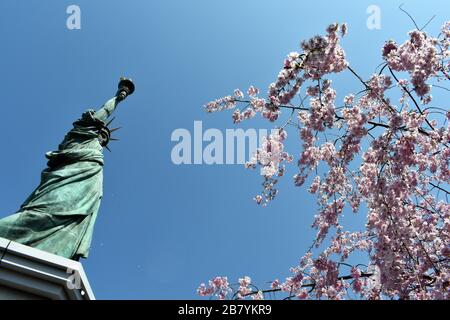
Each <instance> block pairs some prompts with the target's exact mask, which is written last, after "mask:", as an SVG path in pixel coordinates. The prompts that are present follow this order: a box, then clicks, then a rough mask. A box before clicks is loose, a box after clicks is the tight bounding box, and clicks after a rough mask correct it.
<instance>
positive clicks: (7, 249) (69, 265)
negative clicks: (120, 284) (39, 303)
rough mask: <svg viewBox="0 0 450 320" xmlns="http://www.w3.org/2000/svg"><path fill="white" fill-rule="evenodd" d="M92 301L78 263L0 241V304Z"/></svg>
mask: <svg viewBox="0 0 450 320" xmlns="http://www.w3.org/2000/svg"><path fill="white" fill-rule="evenodd" d="M33 299H39V300H42V299H52V300H94V299H95V297H94V294H93V292H92V290H91V287H90V285H89V282H88V279H87V277H86V274H85V273H84V270H83V266H82V265H81V263H79V262H77V261H74V260H70V259H66V258H63V257H60V256H57V255H54V254H51V253H48V252H45V251H42V250H38V249H35V248H31V247H28V246H24V245H22V244H20V243H17V242H13V241H10V240H7V239H4V238H0V300H33Z"/></svg>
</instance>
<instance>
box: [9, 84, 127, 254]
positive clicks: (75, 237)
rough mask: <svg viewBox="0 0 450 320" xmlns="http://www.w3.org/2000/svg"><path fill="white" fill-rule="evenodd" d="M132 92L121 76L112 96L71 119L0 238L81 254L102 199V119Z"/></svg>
mask: <svg viewBox="0 0 450 320" xmlns="http://www.w3.org/2000/svg"><path fill="white" fill-rule="evenodd" d="M133 92H134V84H133V82H132V81H131V80H130V79H126V78H121V80H120V82H119V86H118V91H117V93H116V96H114V97H113V98H112V99H110V100H108V101H107V102H106V103H105V104H104V105H103V106H102V108H100V109H99V110H98V111H94V110H91V109H89V110H87V111H86V112H84V113H83V115H82V116H81V119H79V120H77V121H75V122H74V123H73V129H72V130H70V131H69V132H68V133H67V134H66V136H65V138H64V140H63V141H62V142H61V144H60V145H59V147H58V150H57V151H51V152H47V153H46V157H47V158H48V162H47V168H46V169H45V170H43V171H42V173H41V182H40V184H39V186H38V187H37V188H36V189H35V190H34V191H33V193H32V194H31V195H30V196H29V197H28V199H27V200H25V202H24V203H23V204H22V205H21V207H20V210H19V211H17V213H15V214H13V215H11V216H8V217H5V218H3V219H1V220H0V237H3V238H6V239H9V240H12V241H16V242H19V243H22V244H25V245H28V246H31V247H35V248H38V249H41V250H44V251H48V252H51V253H53V254H57V255H59V256H63V257H66V258H69V259H74V260H78V259H79V258H80V257H83V258H87V256H88V253H89V247H90V244H91V240H92V233H93V230H94V224H95V220H96V218H97V213H98V209H99V207H100V201H101V199H102V194H103V193H102V189H103V188H102V184H103V153H102V151H103V148H104V147H106V148H108V142H109V141H110V140H113V138H111V132H112V131H113V130H111V129H109V128H108V125H109V124H110V123H111V121H112V120H111V121H109V122H106V121H107V119H108V118H109V117H110V116H111V114H112V113H113V112H114V110H115V109H116V107H117V105H118V103H119V102H120V101H122V100H124V99H125V98H126V97H127V96H129V95H130V94H132V93H133Z"/></svg>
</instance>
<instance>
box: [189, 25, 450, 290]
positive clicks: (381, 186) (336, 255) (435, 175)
mask: <svg viewBox="0 0 450 320" xmlns="http://www.w3.org/2000/svg"><path fill="white" fill-rule="evenodd" d="M346 33H347V26H346V25H345V24H341V25H339V24H332V25H330V26H329V27H328V28H327V29H326V34H325V35H323V36H315V37H313V38H311V39H309V40H306V41H303V42H302V43H301V51H300V52H291V53H290V54H289V55H288V56H287V58H286V59H285V60H284V62H283V64H282V70H281V71H280V72H279V74H278V76H277V78H276V80H275V81H274V82H273V83H271V84H270V85H269V88H268V93H267V96H266V97H265V98H263V97H258V95H259V90H258V89H256V88H255V87H253V86H251V87H250V88H249V90H248V91H247V95H248V99H245V98H244V95H243V93H242V92H241V91H240V90H239V92H235V93H234V94H233V96H226V97H224V98H221V99H218V100H214V101H212V102H210V103H208V104H207V105H206V106H205V108H206V111H208V112H213V111H221V110H225V109H232V108H235V107H236V105H237V104H244V107H243V108H242V109H240V110H239V109H235V110H234V112H233V115H232V118H233V121H234V122H235V123H239V122H240V121H242V120H247V119H251V118H253V117H254V116H255V115H256V114H258V113H261V115H262V117H263V118H265V119H267V120H269V121H270V122H275V121H280V120H281V119H283V121H284V117H282V113H283V112H285V111H288V112H289V114H290V117H289V119H288V120H287V122H284V123H281V125H280V126H278V127H277V128H278V129H277V130H276V131H275V133H273V134H271V135H269V136H268V137H266V138H265V139H263V142H262V144H261V146H260V148H258V149H257V151H256V153H255V155H254V157H253V158H252V159H251V161H249V162H248V163H247V164H246V167H247V168H253V169H255V168H259V169H260V173H261V175H262V176H263V179H264V181H263V190H262V192H261V194H258V195H257V196H255V197H254V200H255V202H256V203H257V204H261V205H267V204H268V203H269V202H270V201H271V200H273V199H274V198H275V197H276V195H277V194H278V189H277V188H276V184H277V182H278V179H280V178H281V177H282V176H283V175H285V172H286V166H287V165H289V164H290V163H291V162H293V161H292V160H293V159H294V157H293V156H292V155H291V154H290V153H288V152H287V151H286V150H285V140H286V138H287V128H290V126H288V125H292V126H293V127H294V129H297V130H298V133H297V135H296V136H297V137H298V139H300V143H299V144H298V146H299V149H298V150H296V151H294V152H295V153H294V154H295V155H296V162H294V163H296V164H297V167H298V169H297V170H298V171H297V173H296V174H295V176H294V179H293V180H294V184H295V185H296V186H298V187H302V186H303V185H304V184H306V186H307V187H306V188H307V189H308V191H309V192H311V193H312V194H315V195H316V196H317V206H318V208H317V211H316V212H315V213H311V216H313V218H312V227H313V228H314V229H315V232H316V236H315V238H314V239H312V244H311V246H310V249H309V250H308V251H307V252H306V253H305V254H304V255H303V257H301V259H300V261H299V263H298V265H296V266H293V267H291V268H290V275H289V276H288V277H286V278H285V279H284V280H282V281H279V280H274V281H272V282H271V285H270V289H268V290H267V291H265V290H257V289H255V290H254V287H253V284H252V283H251V280H250V278H248V277H244V278H242V279H239V281H238V285H237V286H235V287H233V286H231V285H229V284H228V281H227V279H226V278H223V277H217V278H215V279H213V280H211V281H210V282H209V284H208V285H205V284H202V285H201V286H200V287H199V289H198V293H199V294H200V295H202V296H214V295H215V296H217V297H218V298H221V299H222V298H226V297H229V296H230V293H231V292H233V293H234V294H235V296H236V297H238V298H247V297H252V298H256V299H259V298H263V297H264V293H265V292H271V293H273V292H279V293H280V294H283V295H284V297H286V298H289V299H294V298H297V299H310V298H311V299H345V298H347V297H348V296H349V294H350V293H351V294H354V295H357V296H358V297H360V298H365V299H383V298H390V299H450V290H449V289H450V268H449V267H450V265H449V262H450V260H449V257H450V205H449V203H448V196H449V194H450V191H449V184H450V167H449V164H450V146H449V145H450V126H449V122H450V111H448V110H447V109H448V107H446V106H445V105H442V106H431V104H430V102H431V101H432V100H431V99H432V97H431V89H432V85H433V84H434V83H436V82H439V86H441V87H443V82H445V81H447V82H448V81H450V62H449V60H450V50H449V48H450V22H446V23H445V24H444V26H443V27H442V28H441V33H440V34H439V36H437V37H433V36H431V35H429V34H427V33H426V32H425V31H421V30H413V31H411V32H410V33H409V37H408V39H407V40H406V41H405V42H404V43H399V44H398V43H397V42H395V41H394V40H389V41H387V42H386V43H385V44H384V46H383V48H382V50H381V55H382V58H383V59H384V65H383V67H382V68H381V70H380V72H378V73H376V74H373V75H371V76H369V77H368V79H364V78H363V76H361V75H359V74H358V73H357V72H356V71H355V70H353V68H352V66H351V65H350V64H349V62H348V61H346V58H345V57H346V55H345V52H344V49H343V48H342V46H341V44H340V40H341V38H342V37H343V36H344V35H345V34H346ZM400 71H404V72H405V73H404V74H403V75H402V77H403V76H407V77H406V78H401V77H399V74H398V73H397V72H400ZM340 72H348V73H349V74H351V75H352V76H354V77H355V80H357V81H358V82H359V83H360V85H361V88H356V89H355V88H353V89H355V90H352V91H346V92H359V93H358V94H347V95H346V96H344V98H343V100H342V96H338V93H337V92H336V89H335V87H334V85H333V83H332V82H331V80H330V79H329V78H330V76H331V75H333V78H337V80H335V81H339V78H338V75H335V74H336V73H340ZM344 85H345V83H344ZM299 96H302V97H306V98H305V99H302V100H300V99H298V101H297V99H296V97H299ZM337 97H339V98H338V100H336V99H337ZM296 101H297V104H296ZM336 101H341V103H342V101H343V103H344V105H341V103H336ZM393 101H395V103H398V104H399V105H395V104H394V103H393ZM301 190H304V189H301ZM347 212H349V214H351V215H354V214H358V215H362V217H360V219H362V218H364V219H365V222H364V224H363V225H361V229H359V230H348V229H347V228H348V227H346V226H345V221H344V220H345V219H343V216H344V215H347ZM352 212H353V213H352ZM357 253H358V255H357V256H356V257H361V254H362V255H364V256H365V257H366V258H367V261H366V262H368V263H366V264H357V265H355V264H354V263H350V262H349V261H352V260H351V258H352V257H354V256H355V255H356V254H357ZM269 283H270V282H269Z"/></svg>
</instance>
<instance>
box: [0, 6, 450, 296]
mask: <svg viewBox="0 0 450 320" xmlns="http://www.w3.org/2000/svg"><path fill="white" fill-rule="evenodd" d="M402 2H404V3H405V5H404V8H405V9H407V10H408V11H409V12H410V13H411V14H412V15H413V16H414V17H415V19H416V21H417V23H418V24H419V25H423V24H424V23H425V22H426V21H428V19H429V18H430V17H431V16H433V15H434V14H436V15H437V17H436V18H435V19H434V20H433V22H432V23H431V24H430V25H429V26H428V27H427V30H428V31H429V32H430V33H432V34H434V35H437V33H438V29H439V27H440V26H441V25H442V23H443V22H444V21H445V19H446V18H448V16H449V13H450V12H449V11H450V10H449V7H448V4H447V3H446V1H427V2H426V3H425V2H423V1H407V0H402V1H380V0H375V1H372V0H371V1H308V2H306V1H294V0H290V1H289V0H276V1H275V0H272V1H268V0H264V1H261V0H246V1H238V0H227V1H223V0H222V1H218V0H217V1H211V0H189V1H182V0H177V1H175V0H154V1H145V0H133V1H127V2H125V1H118V0H108V1H106V0H96V1H87V0H76V1H63V0H60V1H50V0H47V1H37V0H30V1H24V0H22V1H12V0H3V1H1V2H0V34H1V38H2V49H1V53H0V57H1V59H0V70H1V72H2V80H1V88H2V92H3V94H2V103H1V105H2V107H1V110H2V113H1V117H2V121H1V125H0V136H1V137H2V140H3V143H2V145H3V153H2V154H3V156H2V157H0V167H1V168H2V171H1V180H0V194H1V195H2V201H0V216H1V217H3V216H6V215H9V214H12V213H14V212H15V211H16V210H17V209H18V208H19V206H20V204H21V203H22V202H23V201H24V200H25V198H26V197H27V196H28V194H29V193H30V192H31V191H32V190H33V189H34V188H35V187H36V185H37V184H38V182H39V175H40V171H41V170H42V169H44V168H45V164H46V159H45V157H44V154H45V152H47V151H50V150H53V149H55V148H57V146H58V144H59V142H60V141H61V140H62V138H63V136H64V134H65V132H66V131H67V130H69V129H70V128H71V123H72V122H73V121H74V120H76V119H77V118H78V117H79V116H80V115H81V113H82V112H83V111H84V110H85V109H87V108H92V107H95V108H97V107H99V106H101V105H102V103H103V102H105V101H106V100H107V99H108V98H110V97H111V96H112V95H113V94H114V93H115V90H116V85H117V80H118V78H119V77H120V76H122V75H125V76H128V77H131V78H133V80H134V81H135V83H136V92H135V94H134V95H133V96H131V97H130V98H129V99H127V101H125V102H124V103H122V104H121V105H120V106H119V109H118V111H117V113H116V116H117V119H116V120H115V125H117V126H122V127H123V129H122V130H120V131H118V132H117V133H116V136H117V137H119V138H120V141H119V142H113V143H111V149H112V151H113V152H112V153H109V152H107V151H106V152H105V162H106V164H105V167H104V198H103V202H102V205H101V209H100V215H99V218H98V220H97V224H96V229H95V234H94V240H93V243H92V248H91V252H90V257H89V259H88V260H85V261H83V265H84V268H85V270H86V273H87V275H88V277H89V279H90V282H91V285H92V288H93V290H94V292H95V294H96V296H97V298H98V299H195V298H197V296H196V293H195V289H196V288H197V286H198V285H199V283H200V282H204V281H207V280H208V279H210V278H211V277H213V276H215V275H227V276H228V277H229V279H237V278H238V277H242V276H244V275H249V276H251V277H252V278H253V279H254V282H255V283H257V284H261V285H262V286H264V283H265V282H267V281H270V280H272V279H274V278H277V277H279V278H280V279H281V278H283V277H284V276H287V275H288V269H289V267H290V266H293V265H295V264H296V263H297V262H298V259H299V257H301V256H302V254H303V253H304V252H305V250H306V249H307V248H308V247H309V245H310V243H311V240H312V237H313V235H314V231H313V230H311V228H310V224H311V222H312V217H313V215H314V213H315V210H316V209H315V208H316V207H315V199H314V197H312V196H310V195H309V194H307V193H306V192H305V190H304V189H298V188H295V187H294V186H293V183H292V179H291V178H290V177H291V176H292V175H293V174H294V173H295V167H294V166H292V167H291V168H290V169H289V170H288V173H287V176H286V177H285V178H284V179H283V180H282V181H281V182H280V189H281V192H280V195H279V196H278V198H277V200H276V201H274V202H273V203H271V204H270V206H268V207H266V208H261V207H258V206H256V205H255V203H254V202H253V201H252V198H253V196H254V195H255V194H256V193H257V192H258V191H259V189H260V182H261V181H260V180H261V177H260V176H259V175H258V174H257V172H251V171H247V170H245V169H244V168H243V166H241V165H211V166H208V165H180V166H176V165H174V164H173V163H172V161H171V158H170V154H171V150H172V148H173V146H174V145H175V143H174V142H171V140H170V136H171V133H172V131H173V130H175V129H177V128H186V129H188V130H190V131H192V130H193V125H194V121H195V120H199V121H203V127H204V129H207V128H218V129H220V130H223V132H224V131H225V129H231V128H234V125H233V124H232V121H231V113H220V114H214V115H211V114H206V113H204V111H203V108H202V105H203V104H204V103H205V102H208V101H209V100H212V99H215V98H218V97H221V96H224V95H227V94H229V93H231V92H232V91H233V90H234V89H235V88H237V87H240V88H242V89H246V88H248V86H249V85H252V84H253V85H255V86H258V87H260V88H261V89H262V90H263V91H266V88H267V86H268V84H269V83H270V82H272V81H273V80H274V79H275V77H276V75H277V73H278V71H279V70H280V68H281V66H282V61H283V59H284V57H285V56H286V54H288V53H289V52H290V51H295V50H298V44H299V42H300V40H302V39H308V38H309V37H311V36H313V35H315V34H318V33H323V31H324V29H325V28H326V26H327V25H328V24H329V23H332V22H335V21H338V22H347V23H348V25H349V34H348V36H347V37H346V38H345V39H344V40H343V46H344V48H345V50H346V53H347V58H348V60H349V61H350V63H351V65H352V66H353V67H354V69H356V70H358V71H359V73H360V74H361V75H362V76H363V77H367V76H368V75H370V74H371V73H372V72H374V70H375V68H376V66H377V65H378V64H379V63H380V62H381V58H380V50H381V46H382V44H383V43H384V41H385V40H387V39H390V38H394V39H396V40H398V41H403V40H404V39H405V38H406V33H407V32H408V31H409V30H411V29H412V28H413V25H412V23H411V21H410V20H409V18H408V17H407V16H406V15H405V14H403V13H402V12H400V11H399V10H398V8H397V7H398V5H399V4H401V3H402ZM71 4H76V5H78V6H79V7H80V9H81V29H80V30H68V29H67V27H66V19H67V17H68V15H67V14H66V8H67V7H68V6H69V5H71ZM369 5H377V6H379V8H380V10H381V29H380V30H370V29H368V28H367V27H366V20H367V18H368V16H369V15H368V14H367V13H366V9H367V7H368V6H369ZM335 79H336V80H335V87H336V88H337V90H338V92H341V94H343V93H348V92H355V91H359V89H360V87H359V85H358V83H357V82H356V81H355V80H354V79H353V78H352V77H351V76H350V75H349V74H348V73H343V74H340V75H339V76H338V77H336V78H335ZM342 96H343V95H342ZM243 127H246V128H249V127H255V128H270V125H269V123H266V122H264V121H261V120H259V119H257V120H255V121H253V122H250V123H246V124H244V125H243ZM290 133H291V136H290V139H289V142H288V144H287V145H288V149H289V151H290V152H291V153H292V154H294V156H298V154H299V152H300V146H299V143H298V140H297V139H296V138H295V132H293V131H292V132H290ZM347 220H348V221H349V226H350V228H352V227H357V226H358V225H360V224H361V222H362V221H363V220H364V213H362V214H360V215H359V216H351V219H350V218H348V219H347Z"/></svg>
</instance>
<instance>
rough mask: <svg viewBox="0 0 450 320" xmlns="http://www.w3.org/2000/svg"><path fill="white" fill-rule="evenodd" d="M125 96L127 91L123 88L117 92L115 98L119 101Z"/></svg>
mask: <svg viewBox="0 0 450 320" xmlns="http://www.w3.org/2000/svg"><path fill="white" fill-rule="evenodd" d="M126 97H127V92H126V91H125V90H121V91H119V92H118V93H117V99H118V100H119V101H122V100H123V99H125V98H126Z"/></svg>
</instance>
